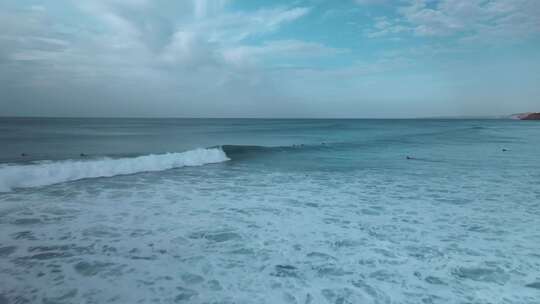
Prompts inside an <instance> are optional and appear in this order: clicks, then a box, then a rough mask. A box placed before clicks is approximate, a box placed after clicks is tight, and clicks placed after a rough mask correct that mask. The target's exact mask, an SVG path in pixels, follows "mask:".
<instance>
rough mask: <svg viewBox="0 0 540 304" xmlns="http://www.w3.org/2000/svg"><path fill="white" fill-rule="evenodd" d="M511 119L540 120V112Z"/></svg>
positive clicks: (514, 116) (523, 114)
mask: <svg viewBox="0 0 540 304" xmlns="http://www.w3.org/2000/svg"><path fill="white" fill-rule="evenodd" d="M512 117H513V118H515V119H520V120H540V112H531V113H522V114H515V115H512Z"/></svg>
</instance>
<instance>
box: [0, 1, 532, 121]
mask: <svg viewBox="0 0 540 304" xmlns="http://www.w3.org/2000/svg"><path fill="white" fill-rule="evenodd" d="M0 94H1V95H0V115H1V116H20V115H25V116H34V115H39V116H137V117H141V116H151V117H161V116H166V117H421V116H445V115H498V114H507V113H515V112H525V111H532V110H536V111H540V1H538V0H394V1H393V0H296V1H294V0H290V1H279V0H275V1H263V0H177V1H175V0H2V1H0Z"/></svg>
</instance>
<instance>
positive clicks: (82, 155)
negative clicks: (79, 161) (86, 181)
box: [79, 153, 87, 157]
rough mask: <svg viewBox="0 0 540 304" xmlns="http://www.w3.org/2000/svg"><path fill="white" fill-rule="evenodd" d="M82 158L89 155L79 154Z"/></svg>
mask: <svg viewBox="0 0 540 304" xmlns="http://www.w3.org/2000/svg"><path fill="white" fill-rule="evenodd" d="M79 156H80V157H86V156H87V155H86V154H84V153H81V154H79Z"/></svg>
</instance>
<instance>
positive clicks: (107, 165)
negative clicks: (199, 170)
mask: <svg viewBox="0 0 540 304" xmlns="http://www.w3.org/2000/svg"><path fill="white" fill-rule="evenodd" d="M228 160H229V158H228V157H227V155H226V154H225V152H223V150H222V149H221V148H210V149H196V150H191V151H186V152H181V153H167V154H159V155H144V156H139V157H133V158H119V159H112V158H102V159H94V160H85V161H83V160H65V161H55V162H40V163H34V164H29V165H18V164H17V165H4V166H0V192H7V191H11V190H12V189H14V188H28V187H39V186H46V185H52V184H57V183H62V182H67V181H74V180H79V179H85V178H96V177H111V176H116V175H126V174H135V173H139V172H150V171H163V170H168V169H173V168H180V167H187V166H202V165H205V164H212V163H220V162H224V161H228Z"/></svg>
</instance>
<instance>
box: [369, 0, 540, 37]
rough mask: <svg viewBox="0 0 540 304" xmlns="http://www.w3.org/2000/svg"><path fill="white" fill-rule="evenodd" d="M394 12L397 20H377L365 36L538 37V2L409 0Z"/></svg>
mask: <svg viewBox="0 0 540 304" xmlns="http://www.w3.org/2000/svg"><path fill="white" fill-rule="evenodd" d="M396 12H397V14H398V18H397V19H396V20H392V21H389V20H385V21H384V22H381V20H377V19H376V20H375V24H374V27H373V29H371V30H369V31H367V36H368V37H372V38H373V37H381V36H391V35H396V34H400V33H402V32H411V33H413V34H415V35H416V36H420V37H441V36H446V37H449V36H461V37H465V38H464V39H466V40H467V39H469V40H470V39H474V40H476V41H478V40H485V41H487V40H490V39H491V38H495V39H498V40H501V39H502V40H504V39H505V38H506V39H510V40H515V39H522V38H526V37H528V36H531V35H538V34H540V1H537V0H491V1H484V0H440V1H433V0H408V2H407V3H406V4H405V5H399V6H397V7H396ZM495 39H492V40H495Z"/></svg>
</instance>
